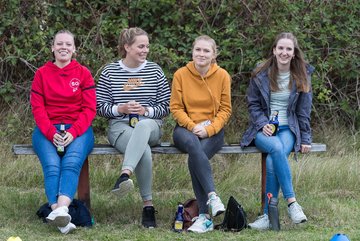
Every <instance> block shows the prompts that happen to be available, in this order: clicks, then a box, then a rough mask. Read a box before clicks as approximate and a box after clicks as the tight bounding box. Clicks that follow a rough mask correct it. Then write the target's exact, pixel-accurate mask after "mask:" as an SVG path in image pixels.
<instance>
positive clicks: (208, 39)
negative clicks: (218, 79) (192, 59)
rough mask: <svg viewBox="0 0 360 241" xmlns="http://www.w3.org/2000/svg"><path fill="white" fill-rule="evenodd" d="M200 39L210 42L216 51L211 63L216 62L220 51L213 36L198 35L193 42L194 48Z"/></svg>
mask: <svg viewBox="0 0 360 241" xmlns="http://www.w3.org/2000/svg"><path fill="white" fill-rule="evenodd" d="M200 40H205V41H208V42H210V44H211V48H212V50H213V51H214V55H215V58H214V59H212V60H211V63H216V57H217V55H218V51H217V46H216V42H215V40H214V39H213V38H211V37H209V36H208V35H200V36H199V37H197V38H196V39H195V40H194V42H193V44H192V47H193V49H194V46H195V44H196V42H197V41H200Z"/></svg>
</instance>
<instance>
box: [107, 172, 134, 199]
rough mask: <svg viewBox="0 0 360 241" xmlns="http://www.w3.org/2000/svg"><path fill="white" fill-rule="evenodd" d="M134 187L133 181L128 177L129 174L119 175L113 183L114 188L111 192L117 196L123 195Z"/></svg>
mask: <svg viewBox="0 0 360 241" xmlns="http://www.w3.org/2000/svg"><path fill="white" fill-rule="evenodd" d="M133 189H134V183H133V181H132V180H131V179H130V178H129V176H120V177H119V178H118V179H117V181H116V183H115V185H114V188H113V189H112V190H111V192H112V193H114V194H115V195H117V196H119V197H124V196H125V195H126V194H128V193H129V192H131V191H132V190H133Z"/></svg>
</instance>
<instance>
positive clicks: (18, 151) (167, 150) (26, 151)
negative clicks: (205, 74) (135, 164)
mask: <svg viewBox="0 0 360 241" xmlns="http://www.w3.org/2000/svg"><path fill="white" fill-rule="evenodd" d="M12 151H13V153H14V154H15V155H35V153H34V151H33V149H32V145H27V144H16V145H13V147H12ZM151 151H152V153H154V154H186V153H183V152H181V151H180V150H179V149H177V148H176V147H175V146H173V145H171V146H168V145H167V144H163V143H162V144H160V145H158V146H154V147H152V148H151ZM324 151H326V145H325V144H321V143H312V144H311V152H324ZM250 153H261V151H260V150H259V149H257V148H256V147H254V146H249V147H244V148H241V146H240V145H239V144H230V145H224V146H223V147H222V148H221V150H220V151H219V152H218V154H250ZM118 154H121V153H120V152H118V151H117V150H116V149H115V148H114V147H112V146H111V145H109V144H96V145H95V146H94V149H93V150H92V152H91V155H118Z"/></svg>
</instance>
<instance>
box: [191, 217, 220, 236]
mask: <svg viewBox="0 0 360 241" xmlns="http://www.w3.org/2000/svg"><path fill="white" fill-rule="evenodd" d="M212 230H214V224H213V222H212V221H211V219H209V218H207V217H206V215H205V214H203V213H202V214H200V215H199V216H198V217H196V218H195V222H194V223H193V224H192V225H191V226H190V227H189V228H188V232H194V233H206V232H208V231H212Z"/></svg>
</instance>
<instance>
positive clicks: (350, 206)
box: [0, 130, 360, 241]
mask: <svg viewBox="0 0 360 241" xmlns="http://www.w3.org/2000/svg"><path fill="white" fill-rule="evenodd" d="M338 132H339V130H337V133H338ZM333 133H334V132H333V131H330V130H329V132H328V133H325V134H321V135H320V134H318V136H319V137H320V136H321V137H320V138H318V140H317V141H318V142H325V143H326V144H327V145H328V152H327V153H313V154H309V155H300V157H299V162H295V161H294V160H293V159H291V166H292V171H293V183H294V187H295V192H296V194H297V198H298V201H299V203H300V204H301V205H302V206H303V207H304V210H305V213H306V214H307V216H308V219H309V222H307V223H305V224H300V225H293V224H292V223H291V221H290V220H289V218H288V217H287V212H286V205H285V202H284V201H283V200H281V201H280V204H279V205H280V206H279V208H280V216H281V217H280V218H281V231H280V232H272V231H267V232H257V231H254V230H250V229H246V230H243V231H241V232H239V233H224V232H220V231H214V232H210V233H206V234H202V235H198V234H191V233H181V234H178V233H174V232H172V231H171V230H170V228H171V223H172V220H173V217H174V213H175V211H176V206H177V203H178V202H182V201H185V200H186V199H187V198H190V197H192V196H193V193H192V189H191V182H190V176H189V174H188V170H187V164H186V156H185V155H172V156H166V155H155V156H154V184H153V190H154V195H153V196H154V203H155V205H156V209H157V210H158V214H157V222H158V225H159V228H157V229H154V230H146V229H143V228H142V227H141V224H140V222H141V220H140V216H141V208H142V202H141V200H140V196H139V192H138V190H137V189H136V191H135V192H133V193H132V194H130V195H129V196H127V197H125V198H124V199H121V200H119V199H116V198H114V197H113V196H112V195H111V194H110V193H109V190H110V189H111V187H112V185H113V183H114V182H115V180H116V178H117V176H118V173H119V165H120V162H121V158H122V157H120V156H101V157H100V156H92V157H91V159H90V168H91V170H90V171H91V174H90V175H91V177H90V178H91V188H92V189H91V191H92V193H91V196H92V213H93V215H94V218H95V222H96V225H95V226H94V227H93V228H78V230H76V231H75V232H74V233H72V234H69V235H62V234H60V232H59V231H58V230H57V229H55V228H52V227H49V226H47V225H46V224H43V223H42V221H41V220H40V219H38V218H37V216H36V214H35V213H36V211H37V209H38V208H39V207H40V205H41V204H43V203H45V202H46V199H45V195H44V190H43V177H42V172H41V167H40V164H39V161H38V160H37V158H36V157H35V156H19V157H15V156H13V154H12V153H11V145H12V143H10V141H8V140H6V139H3V140H2V141H1V144H0V165H1V169H0V240H7V239H8V238H9V237H10V236H19V237H20V238H21V239H22V240H23V241H25V240H26V241H35V240H36V241H39V240H72V241H75V240H101V241H115V240H330V238H331V237H332V236H333V235H334V234H335V233H345V234H347V236H348V237H349V238H350V239H351V240H360V230H359V224H358V221H359V220H360V205H359V200H360V194H359V190H360V179H359V176H360V167H359V161H358V160H359V152H358V146H357V145H358V144H357V142H356V141H354V140H356V137H353V136H349V135H348V134H346V133H341V132H340V133H339V134H337V135H336V136H334V135H333ZM348 146H350V147H348ZM259 160H260V156H259V154H257V155H255V154H252V155H242V156H236V155H217V156H215V157H214V158H213V160H212V167H213V172H214V177H215V183H216V187H217V191H218V193H219V194H220V196H221V198H222V200H223V201H224V202H226V201H227V199H228V198H229V197H230V195H233V196H234V197H235V198H236V199H237V200H238V201H239V202H240V203H241V204H242V206H243V207H244V209H245V211H246V212H247V215H248V220H249V221H253V220H254V219H255V218H256V217H257V216H258V214H259V212H260V161H259ZM134 181H135V186H137V185H136V179H135V180H134ZM221 221H222V217H217V218H216V219H215V223H220V222H221Z"/></svg>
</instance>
